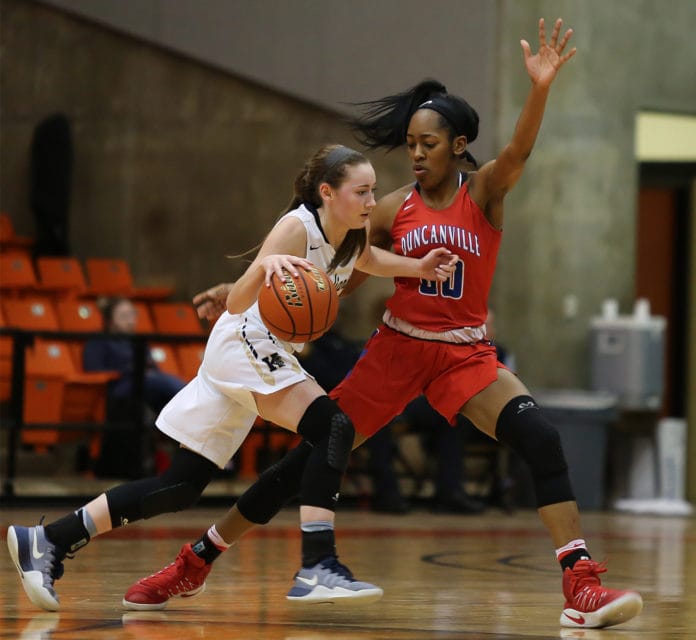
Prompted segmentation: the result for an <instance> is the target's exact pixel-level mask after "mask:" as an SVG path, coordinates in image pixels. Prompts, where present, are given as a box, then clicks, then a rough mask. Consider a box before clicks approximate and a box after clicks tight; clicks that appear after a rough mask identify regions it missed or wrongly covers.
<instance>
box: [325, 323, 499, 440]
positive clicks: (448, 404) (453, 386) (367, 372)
mask: <svg viewBox="0 0 696 640" xmlns="http://www.w3.org/2000/svg"><path fill="white" fill-rule="evenodd" d="M498 367H501V368H504V365H502V364H501V363H499V362H498V360H497V357H496V352H495V347H493V346H492V345H490V344H488V343H482V342H477V343H474V344H450V343H447V342H434V341H429V340H418V339H416V338H411V337H409V336H406V335H404V334H402V333H398V332H397V331H394V330H393V329H390V328H389V327H387V326H385V325H382V326H381V327H380V328H379V329H378V330H377V332H376V333H375V334H374V335H373V336H372V338H370V340H369V341H368V343H367V345H366V346H365V351H364V352H363V355H362V357H361V358H360V359H359V360H358V362H357V363H356V365H355V367H354V368H353V370H352V371H351V372H350V373H349V374H348V375H347V376H346V378H345V379H344V380H343V381H342V382H341V383H340V384H339V385H338V386H337V387H336V388H335V389H334V390H333V391H332V392H331V393H330V394H329V395H330V396H331V397H332V398H334V399H335V400H336V401H337V402H338V404H339V406H340V407H341V409H342V410H343V411H345V413H346V414H348V416H349V417H350V419H351V420H352V421H353V425H354V426H355V430H356V431H357V432H358V433H360V434H362V435H364V436H366V437H369V436H371V435H373V434H374V433H376V432H377V431H379V430H380V428H382V427H383V426H384V425H386V424H388V423H389V422H390V421H391V420H392V419H393V418H394V417H396V416H398V415H399V414H400V413H401V412H402V411H403V410H404V408H405V407H406V405H407V404H408V403H409V402H410V401H411V400H413V399H414V398H417V397H418V396H419V395H421V394H425V396H426V398H427V399H428V402H430V404H431V405H432V407H433V409H435V410H436V411H438V412H439V413H441V414H442V415H443V416H444V417H445V418H447V419H448V420H449V421H450V423H454V418H455V416H456V414H457V413H458V412H459V410H460V409H461V408H462V407H463V406H464V405H465V404H466V402H467V401H468V400H469V399H471V398H472V397H473V396H475V395H476V394H477V393H478V392H479V391H482V390H483V389H485V388H486V387H487V386H488V385H489V384H491V383H492V382H494V381H495V380H496V379H497V377H498Z"/></svg>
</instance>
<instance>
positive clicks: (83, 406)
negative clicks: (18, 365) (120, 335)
mask: <svg viewBox="0 0 696 640" xmlns="http://www.w3.org/2000/svg"><path fill="white" fill-rule="evenodd" d="M26 358H27V359H26V380H25V385H24V414H23V415H24V422H25V423H26V424H59V423H83V422H86V423H102V422H104V418H105V411H106V385H107V383H108V382H109V381H110V380H113V379H115V378H116V377H118V374H117V373H114V372H89V373H85V372H83V371H82V370H81V367H78V366H77V365H76V364H75V361H74V359H73V356H72V354H71V351H70V348H69V346H68V343H67V342H63V341H61V340H47V339H42V338H37V339H36V340H35V341H34V345H33V346H32V347H30V348H29V349H27V357H26ZM78 437H79V432H72V431H63V430H60V431H59V430H56V429H40V430H23V431H22V442H23V443H24V444H30V445H35V446H39V447H45V446H48V445H52V444H58V443H60V442H66V441H69V440H75V439H76V438H78ZM91 440H92V455H93V456H94V455H95V452H96V447H97V442H98V440H99V435H98V434H93V435H92V436H91Z"/></svg>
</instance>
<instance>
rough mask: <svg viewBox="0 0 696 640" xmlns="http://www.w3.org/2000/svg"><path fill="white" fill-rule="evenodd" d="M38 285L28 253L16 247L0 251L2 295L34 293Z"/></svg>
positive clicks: (0, 286) (0, 287) (0, 285)
mask: <svg viewBox="0 0 696 640" xmlns="http://www.w3.org/2000/svg"><path fill="white" fill-rule="evenodd" d="M38 286H39V285H38V280H37V278H36V272H35V271H34V265H33V264H32V261H31V257H30V255H29V254H28V253H26V252H24V251H17V250H16V249H10V250H8V251H3V252H2V253H0V289H2V293H3V296H5V295H8V294H10V295H26V294H31V293H36V291H37V289H38Z"/></svg>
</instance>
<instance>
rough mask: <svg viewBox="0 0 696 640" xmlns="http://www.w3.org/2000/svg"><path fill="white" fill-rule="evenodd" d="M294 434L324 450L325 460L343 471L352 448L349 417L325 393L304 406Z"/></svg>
mask: <svg viewBox="0 0 696 640" xmlns="http://www.w3.org/2000/svg"><path fill="white" fill-rule="evenodd" d="M297 433H299V434H300V435H301V436H302V437H303V438H305V439H306V440H307V441H308V442H309V443H311V444H312V445H314V446H315V447H317V448H321V449H322V450H325V451H326V461H327V463H328V464H329V465H330V466H331V467H333V468H334V469H336V470H337V471H340V472H341V473H343V472H344V471H345V470H346V467H347V466H348V458H349V457H350V452H351V450H352V449H353V440H354V438H355V429H354V427H353V423H352V422H351V421H350V418H349V417H348V416H347V415H346V414H345V413H343V411H341V409H340V408H339V406H338V405H337V404H336V402H335V401H334V400H332V399H331V398H329V396H319V397H318V398H317V399H316V400H314V402H312V404H310V405H309V406H308V407H307V410H306V411H305V413H304V415H303V416H302V419H301V420H300V424H299V425H298V426H297Z"/></svg>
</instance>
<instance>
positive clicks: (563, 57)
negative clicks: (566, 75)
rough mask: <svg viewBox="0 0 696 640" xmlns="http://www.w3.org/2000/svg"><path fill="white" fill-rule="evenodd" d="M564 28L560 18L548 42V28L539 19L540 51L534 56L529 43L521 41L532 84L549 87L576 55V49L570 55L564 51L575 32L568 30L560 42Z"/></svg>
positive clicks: (541, 19) (542, 20)
mask: <svg viewBox="0 0 696 640" xmlns="http://www.w3.org/2000/svg"><path fill="white" fill-rule="evenodd" d="M562 26H563V20H561V19H560V18H558V20H556V24H554V26H553V32H552V33H551V41H550V42H546V26H545V23H544V19H543V18H540V19H539V51H537V52H536V54H532V49H531V47H530V46H529V42H527V41H526V40H520V44H521V45H522V51H523V53H524V64H525V66H526V67H527V73H528V74H529V77H530V78H531V80H532V82H533V83H535V84H537V85H539V86H540V87H548V86H549V85H550V84H551V83H552V82H553V79H554V78H555V77H556V73H558V70H559V69H560V68H561V67H562V66H563V65H564V64H565V63H566V62H568V60H570V59H571V58H572V57H573V56H574V55H575V52H576V48H575V47H573V48H572V49H571V50H570V51H568V53H563V49H565V46H566V44H568V40H570V36H572V35H573V30H572V29H568V30H567V31H566V32H565V34H564V35H563V37H562V38H561V40H560V41H559V39H558V38H559V36H560V34H561V27H562Z"/></svg>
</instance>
